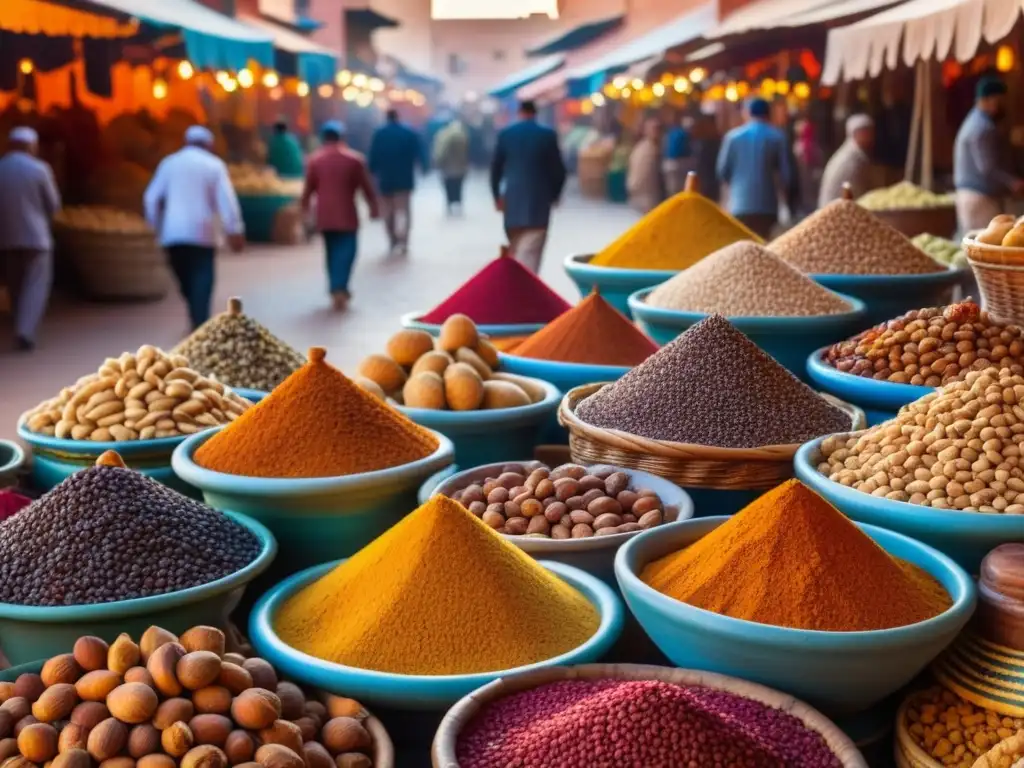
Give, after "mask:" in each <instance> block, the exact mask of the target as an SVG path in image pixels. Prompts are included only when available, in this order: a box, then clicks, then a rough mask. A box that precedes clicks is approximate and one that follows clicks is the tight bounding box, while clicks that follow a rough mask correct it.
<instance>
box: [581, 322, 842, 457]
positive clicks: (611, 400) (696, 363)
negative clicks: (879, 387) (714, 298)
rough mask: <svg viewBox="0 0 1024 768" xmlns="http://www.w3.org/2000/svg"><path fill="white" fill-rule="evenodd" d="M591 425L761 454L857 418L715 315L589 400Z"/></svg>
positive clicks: (585, 409) (584, 407)
mask: <svg viewBox="0 0 1024 768" xmlns="http://www.w3.org/2000/svg"><path fill="white" fill-rule="evenodd" d="M576 413H577V415H578V416H579V418H580V419H582V420H583V421H585V422H587V423H589V424H593V425H594V426H597V427H603V428H605V429H618V430H621V431H623V432H629V433H631V434H634V435H640V436H642V437H647V438H650V439H652V440H668V441H672V442H677V443H691V444H696V445H710V446H718V447H721V448H757V447H761V446H766V445H789V444H792V443H802V442H805V441H807V440H810V439H812V438H814V437H820V436H821V435H826V434H829V433H832V432H841V431H844V430H849V429H850V417H849V415H847V414H846V413H844V412H843V411H842V410H840V409H839V408H836V407H835V406H833V405H831V404H830V403H828V402H827V401H826V400H825V399H823V398H822V397H821V396H819V395H818V394H817V393H816V392H814V390H812V389H811V388H810V387H808V386H807V385H806V384H804V383H803V382H801V381H800V380H799V379H797V378H796V377H795V376H793V374H791V373H790V372H789V371H787V370H786V369H785V368H783V367H782V366H781V365H779V364H778V363H777V362H775V360H773V359H772V358H771V357H769V356H768V355H767V354H765V353H764V352H763V351H762V350H761V349H760V348H759V347H758V346H757V345H756V344H754V343H753V342H752V341H750V339H748V338H747V337H746V336H744V335H743V334H742V333H740V332H739V331H737V330H736V329H735V328H734V327H733V326H732V325H731V324H730V323H729V321H728V320H726V319H725V318H724V317H721V316H720V315H712V316H710V317H708V318H707V319H705V320H702V321H701V322H699V323H697V324H696V325H694V326H693V327H691V328H690V329H689V330H688V331H686V333H684V334H683V335H682V336H680V337H679V338H677V339H676V340H675V341H673V342H672V343H671V344H669V345H667V346H665V347H662V348H661V349H660V350H659V351H658V352H657V353H656V354H654V355H652V356H651V357H649V358H648V359H647V360H646V361H644V362H643V363H641V364H640V365H638V366H637V367H636V368H634V369H633V370H632V371H630V372H629V373H627V374H626V375H625V376H623V377H622V378H621V379H619V380H618V381H617V382H615V383H614V384H610V385H608V386H606V387H604V388H603V389H601V390H600V391H598V392H597V393H595V394H593V395H591V396H590V397H588V398H586V399H585V400H583V401H582V402H581V403H580V404H579V406H578V407H577V409H576Z"/></svg>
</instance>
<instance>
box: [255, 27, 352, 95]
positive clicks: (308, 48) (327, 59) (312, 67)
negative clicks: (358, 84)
mask: <svg viewBox="0 0 1024 768" xmlns="http://www.w3.org/2000/svg"><path fill="white" fill-rule="evenodd" d="M238 18H239V19H240V20H241V21H244V22H245V23H246V24H248V25H250V26H252V27H254V28H255V29H257V30H260V31H263V32H266V33H267V34H268V35H270V36H271V37H272V38H273V40H274V48H275V49H277V50H278V51H282V52H284V53H285V54H289V55H292V56H294V57H295V60H296V72H295V74H296V75H297V76H298V78H299V79H300V80H302V81H304V82H306V83H309V84H310V85H312V86H314V87H315V86H318V85H323V84H325V83H332V82H334V75H335V74H336V73H337V71H338V58H339V57H340V53H337V52H335V51H332V50H331V49H330V48H325V47H323V46H322V45H317V44H316V43H314V42H313V41H312V40H310V39H309V38H307V37H304V36H303V35H300V34H299V33H298V32H293V31H292V30H290V29H288V28H287V27H284V26H282V25H280V24H277V23H275V22H273V21H269V20H267V19H264V18H261V17H259V16H252V15H249V14H239V15H238ZM278 69H281V70H284V69H286V68H285V67H281V66H278Z"/></svg>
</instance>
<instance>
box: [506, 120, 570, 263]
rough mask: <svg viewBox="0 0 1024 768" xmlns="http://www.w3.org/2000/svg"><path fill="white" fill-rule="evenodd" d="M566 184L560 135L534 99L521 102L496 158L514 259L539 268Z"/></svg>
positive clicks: (507, 232) (507, 231)
mask: <svg viewBox="0 0 1024 768" xmlns="http://www.w3.org/2000/svg"><path fill="white" fill-rule="evenodd" d="M564 186H565V162H564V161H563V160H562V153H561V151H560V150H559V148H558V136H557V134H556V133H555V132H554V131H553V130H551V129H550V128H545V127H544V126H541V125H538V124H537V107H536V105H534V103H533V102H532V101H524V102H523V103H522V104H520V106H519V121H518V122H516V123H513V124H512V125H510V126H508V127H507V128H505V129H504V130H503V131H502V132H501V133H500V134H499V135H498V143H497V146H495V148H494V158H493V160H492V161H491V193H492V194H493V195H494V204H495V207H497V209H498V210H499V211H503V212H504V214H505V233H506V234H507V235H508V241H509V248H510V250H511V251H512V255H513V257H515V258H516V259H517V260H518V261H520V262H521V263H522V264H524V265H525V266H526V267H528V268H529V269H531V270H533V271H534V272H539V271H540V262H541V258H542V256H543V255H544V243H545V242H546V241H547V237H548V224H549V223H550V220H551V208H552V207H554V206H555V205H557V204H558V199H559V198H560V197H561V196H562V188H563V187H564Z"/></svg>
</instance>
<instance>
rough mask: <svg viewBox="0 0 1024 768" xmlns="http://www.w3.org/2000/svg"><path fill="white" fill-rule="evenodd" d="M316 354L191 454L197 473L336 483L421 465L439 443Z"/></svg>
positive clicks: (320, 351) (314, 350)
mask: <svg viewBox="0 0 1024 768" xmlns="http://www.w3.org/2000/svg"><path fill="white" fill-rule="evenodd" d="M324 356H325V352H324V350H323V348H322V347H313V348H312V349H310V351H309V362H308V363H306V364H305V365H304V366H302V368H300V369H299V370H297V371H296V372H295V373H293V374H292V375H291V376H289V377H288V378H287V379H286V380H285V381H284V382H283V383H282V384H281V385H280V386H278V387H277V388H276V389H275V390H274V391H273V392H271V393H270V394H269V395H268V396H267V397H266V398H265V399H264V400H262V401H261V402H260V403H258V404H257V405H255V406H253V407H252V408H250V409H249V410H247V411H246V412H245V413H244V414H242V416H243V417H245V418H242V417H239V418H238V419H236V420H235V421H233V422H232V423H231V424H230V425H229V426H228V427H226V428H225V429H223V430H222V431H220V432H218V433H217V434H216V435H214V436H213V437H211V438H210V439H209V440H207V441H206V442H205V443H203V445H201V446H200V447H199V449H198V450H197V451H196V453H195V461H196V463H197V464H199V465H200V466H201V467H205V468H206V469H212V470H214V471H216V472H224V473H226V474H229V475H243V476H245V477H340V476H343V475H355V474H359V473H361V472H373V471H375V470H379V469H387V468H389V467H397V466H399V465H401V464H408V463H410V462H413V461H417V460H419V459H423V458H426V457H427V456H429V455H430V454H432V453H433V452H434V451H435V450H437V446H438V442H437V438H435V437H434V435H433V434H431V433H430V432H429V431H428V430H426V429H423V428H422V427H420V426H418V425H416V424H414V423H413V422H412V421H410V420H409V419H408V418H406V417H405V416H404V415H402V414H401V413H399V412H398V411H396V410H395V409H394V408H392V407H391V406H389V405H386V404H385V403H382V402H381V401H380V400H378V399H377V398H376V397H374V396H373V395H370V394H368V393H366V392H364V391H363V390H362V389H360V388H359V387H358V386H356V385H355V384H354V383H353V382H352V381H350V380H349V379H348V378H347V377H346V376H345V374H343V373H342V372H341V371H339V370H337V369H336V368H334V367H332V366H331V365H328V363H327V362H326V360H325V359H324Z"/></svg>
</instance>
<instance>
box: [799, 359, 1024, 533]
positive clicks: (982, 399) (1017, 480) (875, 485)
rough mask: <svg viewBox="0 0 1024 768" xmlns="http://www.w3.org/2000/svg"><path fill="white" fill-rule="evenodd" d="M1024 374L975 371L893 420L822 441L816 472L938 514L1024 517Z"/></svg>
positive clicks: (874, 493) (924, 399) (875, 494)
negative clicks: (950, 511)
mask: <svg viewBox="0 0 1024 768" xmlns="http://www.w3.org/2000/svg"><path fill="white" fill-rule="evenodd" d="M1021 402H1024V376H1022V375H1020V374H1016V373H1012V372H1011V371H1009V370H1006V369H1003V370H999V369H998V368H988V369H986V370H984V371H971V372H970V373H968V374H967V376H966V377H965V378H964V381H954V382H951V383H949V384H947V385H945V386H944V387H942V388H941V389H940V390H938V391H937V392H935V393H933V394H930V395H926V396H925V397H922V398H921V399H920V400H917V401H915V402H913V403H910V404H909V405H905V406H903V408H902V409H901V410H900V412H899V413H898V414H897V415H896V417H895V418H893V419H891V420H889V421H886V422H883V423H882V424H878V425H877V426H874V427H871V428H870V429H867V430H864V431H863V432H857V433H855V434H853V435H848V434H841V435H831V436H829V437H827V438H825V439H824V440H823V441H822V443H821V460H820V462H819V463H818V471H819V472H821V474H823V475H825V476H827V477H828V478H829V479H830V480H834V481H835V482H837V483H841V484H842V485H846V486H849V487H851V488H854V489H855V490H858V491H861V492H862V493H870V494H871V495H872V496H878V497H882V498H886V499H892V500H893V501H906V502H910V503H911V504H919V505H921V506H924V507H935V508H936V509H962V510H965V511H967V512H989V513H1003V514H1007V515H1020V514H1024V466H1021V448H1020V445H1021V442H1022V441H1024V420H1022V419H1021V418H1020V416H1018V414H1020V413H1021V405H1020V403H1021Z"/></svg>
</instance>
